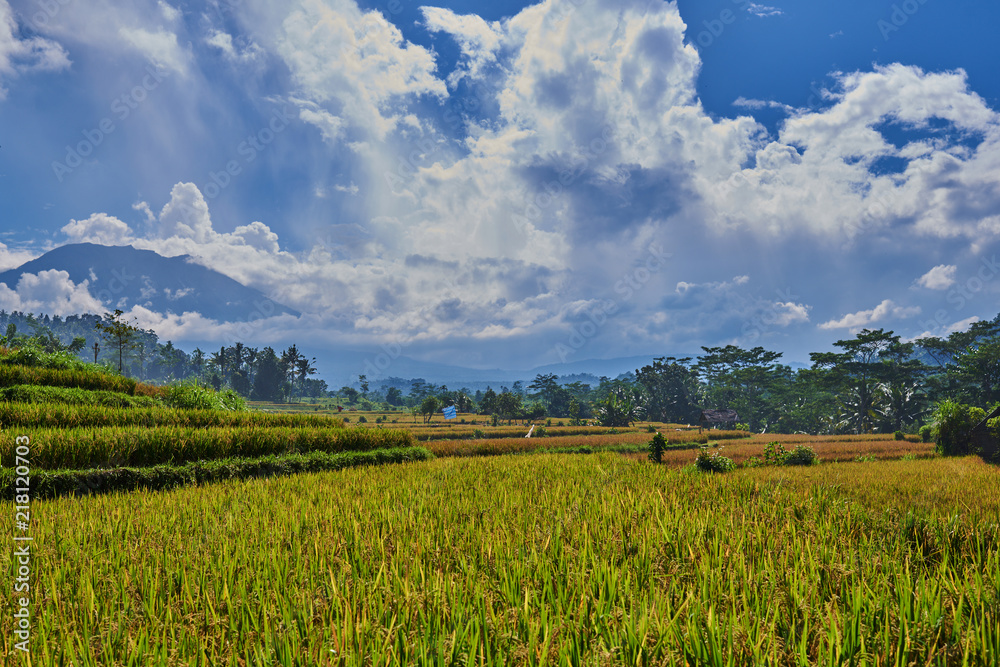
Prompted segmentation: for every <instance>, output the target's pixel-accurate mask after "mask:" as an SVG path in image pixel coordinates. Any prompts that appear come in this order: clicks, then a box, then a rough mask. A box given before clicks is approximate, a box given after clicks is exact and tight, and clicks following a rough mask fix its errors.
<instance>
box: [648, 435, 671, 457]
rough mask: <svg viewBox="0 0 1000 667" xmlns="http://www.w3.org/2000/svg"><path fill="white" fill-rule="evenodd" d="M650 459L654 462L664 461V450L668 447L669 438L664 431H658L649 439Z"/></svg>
mask: <svg viewBox="0 0 1000 667" xmlns="http://www.w3.org/2000/svg"><path fill="white" fill-rule="evenodd" d="M648 448H649V460H650V461H652V462H654V463H663V450H665V449H666V448H667V440H666V438H664V437H663V434H662V433H657V434H656V435H654V436H653V439H652V440H650V441H649V445H648Z"/></svg>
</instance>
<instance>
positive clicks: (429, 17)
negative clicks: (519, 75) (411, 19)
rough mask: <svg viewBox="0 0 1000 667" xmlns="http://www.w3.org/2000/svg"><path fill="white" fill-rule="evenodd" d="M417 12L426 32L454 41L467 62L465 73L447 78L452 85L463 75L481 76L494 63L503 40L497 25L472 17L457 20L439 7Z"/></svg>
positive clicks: (461, 71) (457, 73)
mask: <svg viewBox="0 0 1000 667" xmlns="http://www.w3.org/2000/svg"><path fill="white" fill-rule="evenodd" d="M420 11H421V12H423V14H424V23H425V25H426V26H427V29H428V30H430V31H431V32H445V33H448V34H450V35H451V36H452V37H454V38H455V40H456V41H457V42H458V44H459V46H460V47H461V49H462V54H463V55H464V56H465V58H466V59H467V61H468V63H467V66H466V68H465V69H458V70H456V71H455V72H453V73H452V74H451V75H450V76H449V77H448V81H449V83H451V84H452V85H454V84H456V83H457V82H458V81H459V80H460V79H461V78H462V77H463V76H466V75H468V76H470V77H479V76H481V75H482V73H483V71H484V69H485V68H486V67H488V66H489V65H491V64H495V63H496V62H497V51H498V50H499V49H500V47H501V44H502V40H503V31H502V29H501V26H500V23H499V22H493V23H488V22H487V21H485V20H483V19H482V18H481V17H479V16H476V15H475V14H467V15H464V16H460V15H458V14H456V13H454V12H453V11H451V10H450V9H444V8H441V7H421V8H420Z"/></svg>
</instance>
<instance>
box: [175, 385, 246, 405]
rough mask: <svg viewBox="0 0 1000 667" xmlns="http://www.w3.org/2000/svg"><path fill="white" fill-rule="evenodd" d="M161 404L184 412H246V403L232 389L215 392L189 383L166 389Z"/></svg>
mask: <svg viewBox="0 0 1000 667" xmlns="http://www.w3.org/2000/svg"><path fill="white" fill-rule="evenodd" d="M163 402H164V403H165V404H166V405H167V406H169V407H171V408H182V409H185V410H233V411H242V410H246V401H244V400H243V397H242V396H240V395H239V394H237V393H236V392H235V391H233V390H232V389H227V390H226V391H223V392H217V391H215V390H214V389H210V388H208V387H202V386H201V385H197V384H194V383H191V382H182V383H179V384H174V385H170V386H169V387H167V388H166V395H165V396H164V397H163Z"/></svg>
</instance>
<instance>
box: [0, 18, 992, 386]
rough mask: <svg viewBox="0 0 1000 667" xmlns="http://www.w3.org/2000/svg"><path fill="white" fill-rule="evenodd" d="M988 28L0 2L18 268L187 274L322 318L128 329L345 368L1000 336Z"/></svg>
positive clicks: (3, 181) (9, 245)
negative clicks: (302, 354)
mask: <svg viewBox="0 0 1000 667" xmlns="http://www.w3.org/2000/svg"><path fill="white" fill-rule="evenodd" d="M998 20H1000V7H998V6H997V5H996V3H993V2H986V1H985V0H984V1H969V2H944V0H924V1H923V2H921V0H908V1H906V2H897V3H893V2H871V1H862V0H844V1H842V2H838V3H816V2H811V1H810V2H807V1H806V0H799V1H796V2H792V1H790V0H787V1H781V2H779V1H777V0H776V1H775V2H771V3H754V2H749V1H748V0H708V1H704V0H699V1H698V2H695V1H694V0H680V1H679V2H677V3H673V2H662V1H661V0H636V1H634V2H629V1H626V2H605V1H602V0H560V1H557V2H553V1H551V0H550V1H546V2H542V3H539V4H533V5H529V4H526V3H519V2H492V3H480V2H470V1H465V2H451V3H440V4H438V5H434V6H430V5H422V4H420V3H416V2H409V1H408V0H384V1H383V0H378V1H375V2H360V3H358V2H356V0H302V1H301V2H298V3H279V2H262V1H259V0H213V1H212V2H208V3H204V2H202V3H196V2H179V1H178V0H170V1H168V0H155V1H153V0H140V1H138V2H129V3H126V2H119V1H117V0H107V1H105V2H101V3H96V4H95V3H83V2H79V0H25V1H21V0H0V145H2V148H0V201H2V202H3V208H2V211H3V217H2V220H3V224H2V226H0V241H2V242H3V244H4V245H3V247H2V248H0V268H3V269H6V268H10V267H13V266H17V265H19V264H20V263H22V262H24V261H26V260H27V259H30V258H33V257H36V256H38V255H40V254H41V253H43V252H44V251H46V250H48V249H51V248H53V247H56V246H59V245H63V244H65V243H71V242H79V241H92V242H99V243H106V244H113V245H121V244H132V245H135V246H136V247H142V248H149V249H153V250H156V251H158V252H160V253H162V254H165V255H178V254H190V255H192V256H193V257H195V258H196V260H197V261H198V262H200V263H202V264H204V265H206V266H209V267H211V268H214V269H217V270H219V271H221V272H223V273H225V274H227V275H230V276H231V277H233V278H236V279H237V280H240V281H241V282H244V283H245V284H248V285H251V286H253V287H256V288H258V289H260V290H262V291H264V292H265V293H266V294H268V295H269V296H271V298H273V299H276V300H279V301H281V302H283V303H287V304H288V305H289V306H291V307H293V308H295V309H297V310H299V311H301V312H302V313H303V315H302V317H301V318H291V317H290V316H284V317H280V318H271V319H267V320H259V319H255V321H254V322H253V325H252V327H250V328H249V329H248V328H247V327H243V328H242V329H240V328H238V327H237V324H238V323H232V322H215V321H212V320H209V319H207V318H206V317H204V316H202V315H201V314H199V313H157V312H152V311H150V310H149V309H146V308H144V307H143V306H142V305H136V306H135V307H134V308H133V309H132V314H133V315H134V316H135V317H137V318H138V319H139V320H140V322H142V323H143V324H144V325H145V326H148V327H152V328H154V329H156V330H157V331H158V333H160V335H161V337H162V338H170V339H173V340H174V341H175V342H179V343H180V344H181V345H188V346H190V345H193V344H195V343H204V344H220V343H228V342H232V340H233V338H234V337H235V336H237V334H236V333H235V332H236V331H240V332H242V334H241V335H239V337H241V338H243V339H244V340H245V342H248V343H249V344H251V345H264V344H271V345H283V344H287V343H288V342H290V341H292V340H295V341H297V342H299V344H300V345H303V346H305V347H307V348H312V349H317V350H327V351H328V352H326V354H333V351H336V350H351V351H352V352H351V354H352V355H353V356H354V357H356V358H357V359H358V360H359V362H360V361H363V360H364V359H366V358H367V359H371V358H375V356H376V355H378V354H384V353H385V352H384V350H392V351H393V352H394V353H395V352H396V351H397V350H398V351H399V353H402V354H407V355H409V356H413V357H417V358H420V359H424V360H428V361H440V362H447V363H452V364H458V365H469V366H476V367H497V366H499V367H530V366H534V365H540V364H545V363H555V362H559V361H579V360H582V359H586V358H609V357H617V356H631V355H642V354H648V355H650V356H651V357H652V356H654V355H663V354H673V353H691V352H697V351H698V349H699V347H700V346H702V345H724V344H728V343H733V344H737V345H741V346H744V347H752V346H756V345H762V346H764V347H767V348H769V349H774V350H778V351H782V352H784V353H785V359H786V360H787V361H806V360H807V359H808V352H810V351H818V350H825V349H829V346H830V343H832V342H833V341H835V340H837V339H839V338H844V337H849V336H850V335H852V333H853V332H856V331H857V330H859V329H860V328H862V327H865V326H868V327H884V328H888V329H893V330H895V331H896V332H897V333H900V334H901V335H903V336H904V337H906V338H908V339H909V338H916V337H919V336H921V335H926V334H928V333H930V334H934V335H945V334H947V333H948V332H949V331H952V330H956V329H961V328H963V327H965V326H968V324H969V323H970V322H973V321H975V319H977V318H992V317H993V316H995V315H996V314H997V312H1000V300H998V298H997V295H998V292H1000V286H998V285H1000V281H997V280H994V278H995V277H996V276H995V274H997V273H1000V267H997V266H995V265H994V263H993V257H994V253H996V252H997V250H998V249H1000V248H998V246H1000V244H998V243H997V237H998V235H1000V115H998V111H1000V77H997V76H996V74H995V66H996V63H997V62H1000V46H998V45H997V43H996V40H995V39H994V38H993V37H994V36H993V35H992V34H991V30H992V26H996V25H997V24H998ZM100 289H101V286H99V285H91V284H74V283H72V282H70V281H69V280H68V276H63V275H58V274H46V275H43V276H38V277H37V278H35V279H32V280H29V281H24V282H23V284H20V285H10V286H6V287H2V286H0V307H4V308H6V309H8V310H11V309H15V308H17V309H21V310H34V311H36V312H39V311H47V312H53V313H60V314H66V313H69V312H77V311H82V310H91V311H97V310H102V311H103V310H105V309H107V307H108V306H109V305H112V306H113V305H114V304H102V303H99V302H98V301H97V300H96V298H95V297H94V296H93V295H94V294H96V293H98V292H99V291H100ZM251 315H252V314H250V313H248V317H250V316H251ZM319 356H320V357H321V358H320V363H321V365H322V363H323V358H322V354H320V355H319ZM386 372H387V373H390V374H391V368H389V369H386Z"/></svg>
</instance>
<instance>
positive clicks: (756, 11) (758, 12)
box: [746, 2, 785, 17]
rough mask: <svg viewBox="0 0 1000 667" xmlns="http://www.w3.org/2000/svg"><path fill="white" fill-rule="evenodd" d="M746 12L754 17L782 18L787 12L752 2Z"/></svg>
mask: <svg viewBox="0 0 1000 667" xmlns="http://www.w3.org/2000/svg"><path fill="white" fill-rule="evenodd" d="M746 10H747V11H748V12H750V13H751V14H753V15H754V16H761V17H763V16H781V15H782V14H784V13H785V12H784V11H782V10H781V9H779V8H778V7H768V6H767V5H759V4H757V3H756V2H751V3H750V4H749V5H747V7H746Z"/></svg>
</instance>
